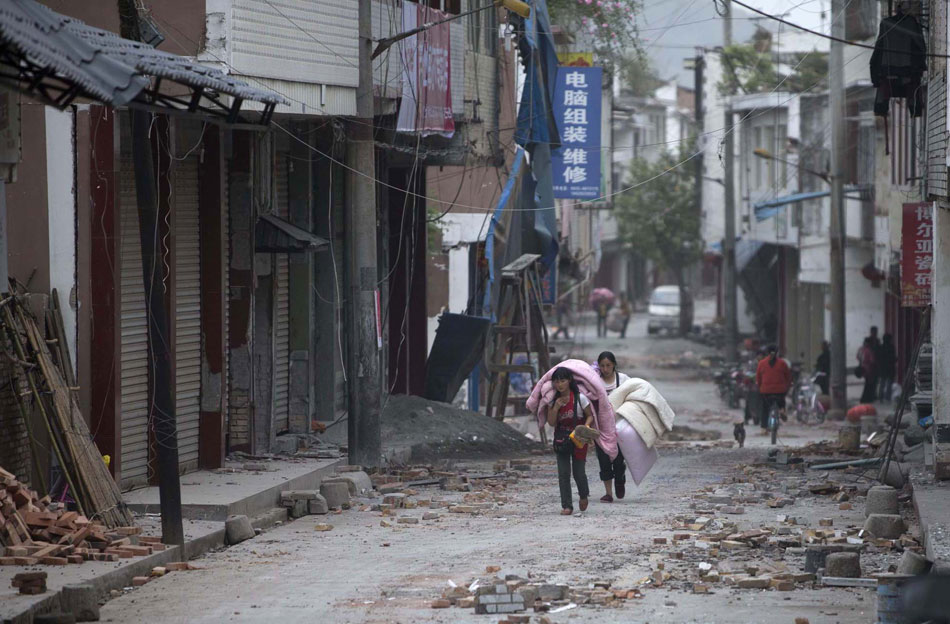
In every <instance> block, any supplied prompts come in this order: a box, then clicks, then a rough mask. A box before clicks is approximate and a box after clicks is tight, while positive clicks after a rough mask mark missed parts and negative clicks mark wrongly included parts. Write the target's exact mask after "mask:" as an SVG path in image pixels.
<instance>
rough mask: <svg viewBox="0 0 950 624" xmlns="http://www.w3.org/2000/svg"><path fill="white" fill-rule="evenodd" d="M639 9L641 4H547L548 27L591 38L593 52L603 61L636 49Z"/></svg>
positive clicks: (575, 0)
mask: <svg viewBox="0 0 950 624" xmlns="http://www.w3.org/2000/svg"><path fill="white" fill-rule="evenodd" d="M639 7H640V0H548V13H549V14H550V15H551V23H552V24H556V25H557V26H560V27H561V28H563V29H565V30H567V31H568V32H571V33H574V34H575V35H581V36H585V37H588V38H590V39H591V40H592V41H593V48H594V49H593V50H592V51H593V52H596V53H598V54H599V55H600V56H601V57H603V58H605V59H609V58H611V57H614V56H616V55H618V54H619V53H621V52H622V51H623V50H626V49H630V48H631V47H633V46H635V45H636V30H635V28H634V21H633V19H634V16H635V15H636V13H637V10H638V9H639Z"/></svg>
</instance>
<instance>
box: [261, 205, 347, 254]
mask: <svg viewBox="0 0 950 624" xmlns="http://www.w3.org/2000/svg"><path fill="white" fill-rule="evenodd" d="M329 244H330V243H329V241H327V240H326V239H323V238H320V237H319V236H316V235H314V234H311V233H310V232H308V231H307V230H304V229H302V228H299V227H297V226H296V225H294V224H293V223H289V222H287V221H285V220H283V219H281V218H280V217H277V216H274V215H269V214H267V215H260V216H259V217H258V218H257V225H256V226H255V227H254V250H255V251H260V252H271V253H295V252H302V251H317V250H318V249H322V248H324V247H326V246H328V245H329Z"/></svg>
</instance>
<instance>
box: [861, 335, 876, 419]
mask: <svg viewBox="0 0 950 624" xmlns="http://www.w3.org/2000/svg"><path fill="white" fill-rule="evenodd" d="M871 329H872V330H873V329H875V328H873V327H872V328H871ZM875 333H876V332H873V331H872V333H871V335H870V336H868V337H867V338H865V339H864V344H863V345H861V348H860V349H858V355H857V357H858V367H859V368H860V369H861V375H862V376H863V377H864V391H863V392H861V402H862V403H873V402H874V398H875V395H876V393H877V362H876V360H875V359H874V340H873V338H874V334H875Z"/></svg>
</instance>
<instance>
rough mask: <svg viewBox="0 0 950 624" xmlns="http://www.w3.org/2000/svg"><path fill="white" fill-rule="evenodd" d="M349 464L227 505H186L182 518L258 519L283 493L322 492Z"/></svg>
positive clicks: (147, 509) (142, 507)
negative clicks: (323, 485)
mask: <svg viewBox="0 0 950 624" xmlns="http://www.w3.org/2000/svg"><path fill="white" fill-rule="evenodd" d="M345 464H346V458H345V457H343V458H340V459H337V460H336V461H332V462H329V463H327V464H326V465H323V466H321V467H319V468H317V469H315V470H312V471H310V472H307V473H305V474H302V475H298V476H297V477H294V478H292V479H288V480H286V481H284V482H282V483H278V484H275V485H271V486H269V487H266V488H264V489H262V490H260V491H258V492H254V493H253V494H250V495H249V496H245V497H244V498H242V499H240V500H235V501H231V502H230V503H227V504H223V503H222V504H201V503H185V504H183V505H182V517H184V518H185V519H186V520H211V521H215V522H224V521H225V520H227V518H228V516H236V515H243V516H247V517H248V518H254V517H255V516H258V515H260V514H262V513H265V512H266V511H268V510H270V509H273V508H275V507H278V506H280V493H281V492H285V491H287V490H315V489H320V483H321V482H322V481H323V479H324V478H326V477H328V476H330V475H332V474H334V473H335V472H336V469H337V467H338V466H342V465H345ZM129 509H131V510H132V511H134V512H135V513H140V514H146V513H157V512H158V510H159V506H158V505H157V504H145V503H129Z"/></svg>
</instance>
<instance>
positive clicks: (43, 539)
mask: <svg viewBox="0 0 950 624" xmlns="http://www.w3.org/2000/svg"><path fill="white" fill-rule="evenodd" d="M141 533H142V530H141V528H140V527H135V526H120V527H116V528H115V529H109V528H108V527H106V526H105V525H103V524H102V523H100V522H98V521H93V520H89V519H88V518H87V517H86V516H83V515H81V514H80V513H78V512H76V511H67V510H66V508H65V506H64V505H62V504H61V503H54V502H51V501H50V498H49V497H48V496H44V497H43V498H40V497H39V495H38V494H37V493H36V492H35V491H33V490H32V489H30V488H29V487H27V486H26V485H24V484H22V483H20V482H19V481H17V479H16V478H15V477H14V476H13V475H12V474H10V473H9V472H7V471H5V470H3V469H2V468H0V545H2V546H4V547H5V548H4V549H3V556H0V565H37V564H41V565H66V564H69V563H82V562H83V561H118V560H119V559H120V558H128V557H138V556H142V555H149V554H152V552H155V551H158V550H164V549H165V545H164V544H161V543H159V541H158V540H155V541H152V540H146V538H142V537H140V535H141ZM153 539H154V538H153Z"/></svg>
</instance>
